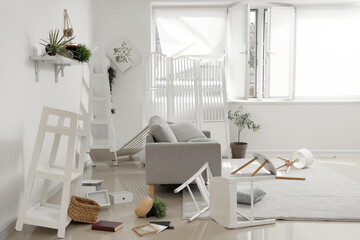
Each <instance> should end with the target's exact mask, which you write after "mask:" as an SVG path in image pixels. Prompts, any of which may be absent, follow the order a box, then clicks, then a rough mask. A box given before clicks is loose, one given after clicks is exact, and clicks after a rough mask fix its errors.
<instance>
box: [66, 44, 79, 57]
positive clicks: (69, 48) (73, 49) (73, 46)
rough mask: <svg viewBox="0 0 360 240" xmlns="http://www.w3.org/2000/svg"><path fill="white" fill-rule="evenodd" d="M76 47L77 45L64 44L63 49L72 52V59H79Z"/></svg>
mask: <svg viewBox="0 0 360 240" xmlns="http://www.w3.org/2000/svg"><path fill="white" fill-rule="evenodd" d="M77 47H78V46H77V45H66V46H65V49H66V50H68V51H70V52H71V53H72V58H73V59H74V60H79V57H78V55H79V54H78V53H77V52H76V51H77Z"/></svg>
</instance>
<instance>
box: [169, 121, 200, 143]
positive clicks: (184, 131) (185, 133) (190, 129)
mask: <svg viewBox="0 0 360 240" xmlns="http://www.w3.org/2000/svg"><path fill="white" fill-rule="evenodd" d="M170 128H171V130H172V131H173V133H174V134H175V137H176V139H177V141H178V142H188V141H189V140H191V139H194V138H206V136H205V134H204V133H203V132H202V131H201V130H200V129H198V128H197V127H195V126H194V124H192V123H190V122H186V123H177V124H174V125H171V126H170Z"/></svg>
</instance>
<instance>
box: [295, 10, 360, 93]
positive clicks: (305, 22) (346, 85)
mask: <svg viewBox="0 0 360 240" xmlns="http://www.w3.org/2000/svg"><path fill="white" fill-rule="evenodd" d="M359 26H360V8H359V7H346V8H315V9H310V8H299V9H298V10H297V41H296V43H297V51H296V52H297V54H296V85H295V86H296V88H295V89H296V92H295V94H296V97H354V96H360V71H359V67H360V61H359V56H360V44H359V43H360V29H359Z"/></svg>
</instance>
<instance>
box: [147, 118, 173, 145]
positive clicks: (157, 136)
mask: <svg viewBox="0 0 360 240" xmlns="http://www.w3.org/2000/svg"><path fill="white" fill-rule="evenodd" d="M149 134H151V135H152V136H153V137H154V140H155V141H156V142H177V140H176V137H175V135H174V133H173V132H172V131H171V129H170V127H169V125H168V124H167V123H166V122H165V121H164V120H163V119H162V118H161V117H159V116H153V117H151V118H150V120H149Z"/></svg>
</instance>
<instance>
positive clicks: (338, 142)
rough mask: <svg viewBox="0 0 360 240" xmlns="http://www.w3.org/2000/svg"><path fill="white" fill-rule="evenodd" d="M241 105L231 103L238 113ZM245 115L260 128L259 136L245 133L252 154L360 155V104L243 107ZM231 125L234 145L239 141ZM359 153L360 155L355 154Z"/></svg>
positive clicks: (248, 105) (253, 133) (284, 104)
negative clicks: (309, 152) (302, 151)
mask: <svg viewBox="0 0 360 240" xmlns="http://www.w3.org/2000/svg"><path fill="white" fill-rule="evenodd" d="M239 105H240V104H238V103H231V104H229V109H231V110H236V109H237V107H238V106H239ZM243 109H244V112H250V113H251V115H252V119H253V120H254V121H255V122H256V123H259V124H261V130H260V131H259V132H252V131H249V130H244V131H243V133H242V135H241V140H242V141H245V142H248V143H249V146H248V149H249V151H265V152H282V151H293V150H296V149H300V148H308V149H310V150H313V151H319V152H320V153H325V154H326V153H344V154H349V153H350V154H351V153H353V154H359V153H360V127H359V123H360V104H359V103H357V104H356V103H311V104H309V103H302V104H300V103H272V104H269V103H266V104H243ZM236 130H237V129H236V127H235V126H234V125H233V124H232V123H230V138H231V141H232V142H234V141H237V140H236V139H237V135H236V134H237V131H236ZM354 151H357V152H354Z"/></svg>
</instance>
